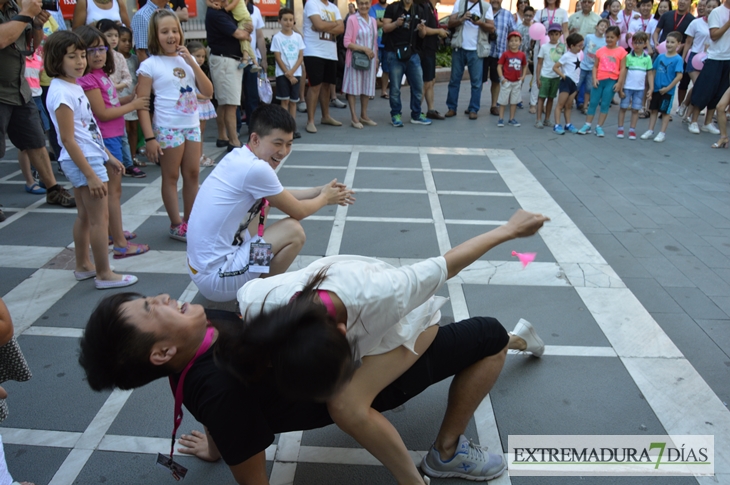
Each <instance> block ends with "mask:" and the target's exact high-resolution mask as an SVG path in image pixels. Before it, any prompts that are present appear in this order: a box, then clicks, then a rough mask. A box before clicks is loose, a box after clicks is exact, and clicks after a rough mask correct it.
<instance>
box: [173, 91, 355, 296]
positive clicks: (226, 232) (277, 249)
mask: <svg viewBox="0 0 730 485" xmlns="http://www.w3.org/2000/svg"><path fill="white" fill-rule="evenodd" d="M249 128H250V133H251V134H250V137H249V142H248V144H246V146H244V147H242V148H240V149H237V150H234V151H232V152H231V153H230V154H229V155H227V156H226V157H224V158H223V160H221V161H220V163H218V166H217V167H216V168H215V169H214V170H213V172H212V173H211V174H210V175H209V176H208V178H206V179H205V182H203V185H202V186H201V187H200V191H199V192H198V196H197V198H196V199H195V205H194V206H193V210H192V213H191V214H190V221H189V222H188V234H187V256H188V261H187V262H188V270H189V273H190V277H191V278H192V279H193V282H195V284H196V285H197V286H198V289H199V290H200V293H201V294H202V295H203V296H205V297H206V298H208V299H209V300H212V301H230V300H234V299H235V298H236V292H237V291H238V289H239V288H240V287H241V286H243V285H244V283H246V282H247V281H249V280H250V279H253V278H258V277H259V276H262V275H263V276H266V275H267V272H266V270H261V268H249V262H250V261H251V260H252V258H251V252H252V249H251V246H252V244H261V245H264V246H259V250H261V249H262V248H263V249H264V250H270V251H271V252H272V253H273V255H274V257H273V259H271V261H270V266H269V270H268V275H275V274H279V273H283V272H284V271H286V270H287V268H288V267H289V265H290V264H291V263H292V261H294V258H295V257H296V256H297V254H299V251H300V250H301V249H302V246H303V245H304V241H305V239H306V236H305V234H304V230H303V229H302V226H301V224H300V223H299V220H301V219H304V218H305V217H307V216H310V215H312V214H314V213H315V212H317V211H318V210H319V209H321V208H322V207H324V206H325V205H332V204H340V205H349V204H352V203H353V202H354V200H355V199H354V198H353V196H352V194H353V192H352V191H351V190H348V189H347V188H346V187H345V186H344V185H342V184H339V183H337V180H336V179H335V180H333V181H331V182H330V183H328V184H325V185H323V186H321V187H313V188H311V189H305V190H291V191H289V190H286V189H284V188H283V187H282V186H281V182H279V178H278V177H277V176H276V173H275V172H274V169H275V168H276V167H277V166H278V165H279V163H281V161H282V160H283V159H284V158H285V157H286V156H287V155H289V152H290V151H291V144H292V140H293V138H294V129H295V128H296V122H295V121H294V118H292V117H291V115H290V114H289V113H288V112H287V111H286V110H285V109H283V108H282V107H281V106H276V105H271V104H262V105H261V106H259V107H258V108H257V109H256V110H255V111H254V112H253V115H252V117H251V119H250V125H249ZM269 204H270V205H271V206H272V207H275V208H277V209H279V210H280V211H282V212H284V213H285V214H286V215H288V216H289V217H288V218H286V219H283V220H280V221H277V222H275V223H274V224H271V225H270V226H268V227H265V230H264V226H265V224H266V214H267V212H268V210H267V205H269ZM266 246H270V247H266Z"/></svg>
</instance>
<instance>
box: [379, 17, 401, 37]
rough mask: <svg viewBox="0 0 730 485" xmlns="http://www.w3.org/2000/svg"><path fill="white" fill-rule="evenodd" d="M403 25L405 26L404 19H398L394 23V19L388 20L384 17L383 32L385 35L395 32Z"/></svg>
mask: <svg viewBox="0 0 730 485" xmlns="http://www.w3.org/2000/svg"><path fill="white" fill-rule="evenodd" d="M401 25H403V18H402V17H398V18H397V19H396V21H395V22H393V19H386V18H385V17H383V32H385V33H390V32H393V31H394V30H395V29H397V28H398V27H400V26H401Z"/></svg>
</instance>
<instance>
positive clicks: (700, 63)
mask: <svg viewBox="0 0 730 485" xmlns="http://www.w3.org/2000/svg"><path fill="white" fill-rule="evenodd" d="M706 59H707V52H700V53H699V54H695V55H694V57H693V58H692V67H694V68H695V70H696V71H701V70H702V68H703V67H705V60H706Z"/></svg>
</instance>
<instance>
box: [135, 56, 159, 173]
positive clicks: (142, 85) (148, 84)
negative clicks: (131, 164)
mask: <svg viewBox="0 0 730 485" xmlns="http://www.w3.org/2000/svg"><path fill="white" fill-rule="evenodd" d="M137 55H139V51H137ZM151 92H152V78H151V77H147V76H144V75H140V76H139V77H138V78H137V95H138V96H140V97H145V96H149V95H150V93H151ZM137 116H138V117H139V126H140V127H141V128H142V135H143V136H144V139H145V144H146V147H147V158H149V160H150V161H151V162H153V163H157V161H158V160H159V158H160V155H162V148H160V144H159V143H157V140H156V139H155V132H154V131H153V130H152V119H151V118H150V112H149V110H146V109H141V110H138V111H137ZM147 140H149V141H147Z"/></svg>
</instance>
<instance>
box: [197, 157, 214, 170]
mask: <svg viewBox="0 0 730 485" xmlns="http://www.w3.org/2000/svg"><path fill="white" fill-rule="evenodd" d="M200 166H201V167H215V160H213V159H212V158H210V157H206V156H205V155H203V156H202V157H200Z"/></svg>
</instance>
